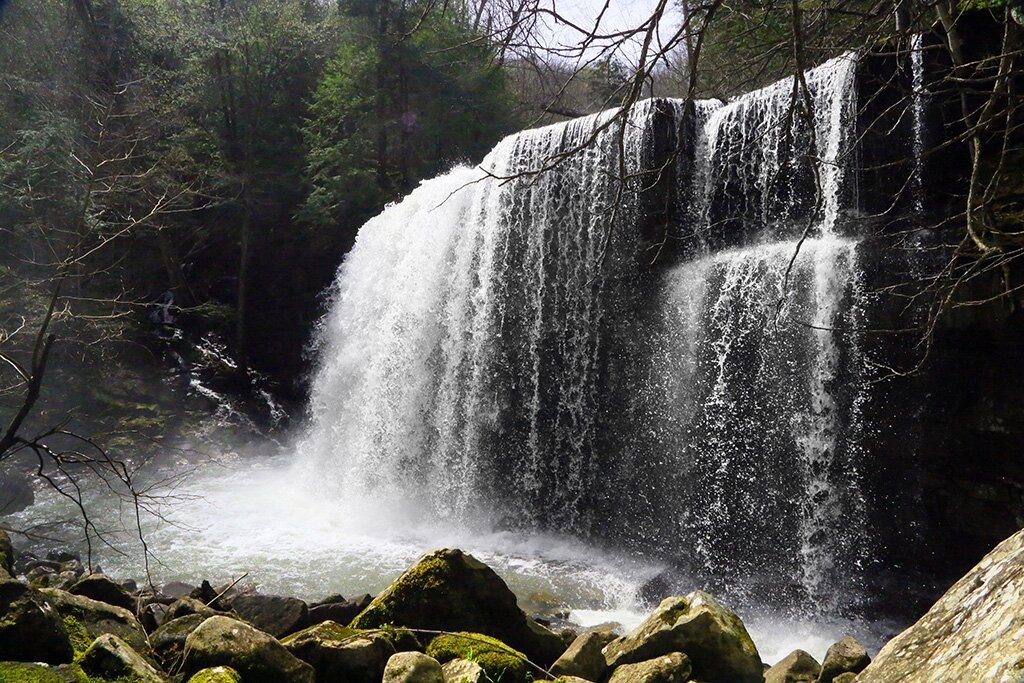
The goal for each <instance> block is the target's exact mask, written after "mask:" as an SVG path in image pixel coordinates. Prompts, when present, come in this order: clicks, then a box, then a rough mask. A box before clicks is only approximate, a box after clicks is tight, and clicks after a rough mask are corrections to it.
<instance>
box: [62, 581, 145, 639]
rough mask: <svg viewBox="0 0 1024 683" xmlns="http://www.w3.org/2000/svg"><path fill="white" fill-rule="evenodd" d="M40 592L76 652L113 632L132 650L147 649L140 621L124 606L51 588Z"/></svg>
mask: <svg viewBox="0 0 1024 683" xmlns="http://www.w3.org/2000/svg"><path fill="white" fill-rule="evenodd" d="M42 593H43V594H44V595H46V596H47V597H48V598H49V599H50V600H51V601H52V603H53V604H54V606H55V607H56V609H57V612H58V613H59V614H60V617H61V619H62V620H63V622H64V625H65V627H66V628H67V631H68V635H69V636H70V637H71V642H72V644H73V645H74V646H75V651H76V652H81V651H82V650H83V649H84V647H88V646H89V645H90V644H91V643H92V641H93V640H95V639H96V638H99V637H100V636H102V635H105V634H111V635H115V636H117V637H118V638H120V639H121V640H123V641H124V642H126V643H128V646H129V647H131V648H132V649H133V650H135V651H136V652H142V653H146V652H147V651H148V650H149V641H148V639H147V638H146V632H145V630H143V628H142V624H140V623H139V620H138V619H136V618H135V615H134V614H132V613H131V612H129V611H128V610H126V609H123V608H121V607H114V606H113V605H108V604H107V603H105V602H100V601H99V600H93V599H92V598H87V597H85V596H84V595H74V594H72V593H68V592H67V591H62V590H57V589H54V588H46V589H43V590H42Z"/></svg>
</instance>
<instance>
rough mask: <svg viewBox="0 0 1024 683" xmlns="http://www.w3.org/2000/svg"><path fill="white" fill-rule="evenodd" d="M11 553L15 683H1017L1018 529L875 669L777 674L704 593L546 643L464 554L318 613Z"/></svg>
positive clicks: (842, 659)
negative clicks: (637, 619) (628, 625)
mask: <svg viewBox="0 0 1024 683" xmlns="http://www.w3.org/2000/svg"><path fill="white" fill-rule="evenodd" d="M14 557H15V553H14V551H13V549H12V548H11V545H10V541H9V539H8V538H7V537H6V535H5V534H3V532H0V660H2V661H0V681H4V682H10V683H23V682H28V681H39V682H44V683H51V682H52V683H62V682H69V683H93V682H100V681H106V682H115V681H116V682H122V683H129V682H131V683H149V682H154V683H155V682H165V683H166V682H169V681H175V682H180V683H186V682H187V683H289V682H292V681H295V682H298V683H328V682H335V681H339V682H345V683H527V682H528V681H531V680H532V681H538V682H541V681H545V682H546V681H559V682H560V683H588V682H589V683H684V682H686V681H700V682H701V683H748V682H749V683H760V682H764V683H851V682H853V681H857V683H878V682H883V681H894V682H895V681H911V682H913V681H939V680H942V681H946V680H949V681H953V680H956V681H964V682H970V681H978V682H979V683H980V682H981V681H1006V682H1009V681H1021V680H1024V678H1022V675H1024V654H1022V652H1024V651H1022V650H1021V648H1020V643H1021V642H1024V613H1021V611H1020V609H1019V606H1020V604H1021V599H1022V589H1024V532H1021V533H1019V534H1017V535H1016V536H1014V537H1012V538H1010V539H1008V540H1007V541H1006V542H1004V543H1003V544H1002V545H1000V546H999V547H998V548H997V549H996V550H995V551H993V552H992V553H991V554H990V555H988V556H987V557H986V558H985V559H984V560H983V561H982V562H981V563H980V564H979V565H978V566H977V567H976V568H975V569H974V570H973V571H972V572H971V574H969V575H968V576H966V577H965V578H964V579H963V580H962V581H961V582H959V583H958V584H957V585H956V586H954V587H953V588H952V589H951V590H950V592H949V593H947V594H946V596H944V597H943V598H942V599H941V600H940V601H939V602H938V603H937V604H936V605H935V607H933V608H932V610H931V611H930V612H929V613H928V614H927V615H926V616H925V617H924V618H922V620H921V621H920V622H918V623H917V624H915V625H914V626H912V627H911V628H910V629H908V630H907V631H905V632H904V633H902V634H900V635H899V636H897V637H896V638H895V639H894V640H893V641H892V642H890V643H889V644H888V645H886V646H885V648H883V649H882V651H881V653H880V654H879V656H878V658H877V660H876V661H875V662H873V663H872V662H871V661H870V658H869V657H868V653H867V652H866V651H865V649H864V648H863V647H862V646H861V645H860V644H859V643H857V641H856V640H854V639H853V638H849V637H847V638H844V639H842V640H841V641H839V642H837V643H836V644H834V645H833V646H832V647H831V648H829V650H828V652H827V654H826V656H825V659H824V661H823V662H821V663H819V662H817V661H815V659H814V658H813V657H812V656H811V655H809V654H808V653H806V652H804V651H802V650H797V651H795V652H793V653H791V654H790V655H789V656H787V657H785V658H784V659H783V660H782V661H780V662H777V663H775V664H774V666H768V665H767V664H764V663H762V661H761V658H760V656H759V654H758V652H757V648H756V647H755V645H754V643H753V641H752V640H751V638H750V636H749V634H748V633H747V630H746V628H745V627H744V625H743V622H742V621H741V620H740V618H739V617H738V616H737V615H736V614H735V613H734V612H733V611H732V610H730V609H729V608H728V607H726V606H725V605H723V604H722V603H721V602H719V601H718V600H716V599H715V598H714V597H713V596H711V595H709V594H707V593H704V592H701V591H696V592H693V593H690V594H689V595H686V596H683V597H681V596H670V597H666V598H665V599H664V600H663V601H662V602H661V604H660V605H658V607H657V608H656V609H655V610H654V611H653V613H651V615H650V616H649V617H648V618H647V619H646V620H645V621H644V622H643V623H642V624H641V625H640V626H638V627H637V628H636V629H634V630H633V631H631V632H629V633H626V634H623V635H620V634H617V633H615V632H613V631H611V630H602V629H595V630H588V631H584V632H582V633H577V632H575V631H571V630H563V631H559V632H555V631H552V630H551V629H550V628H548V626H546V625H545V624H543V623H541V622H540V621H538V620H535V619H532V618H530V617H529V616H527V615H526V613H524V612H523V611H522V610H521V609H520V608H519V606H518V604H517V602H516V598H515V596H514V595H513V594H512V592H511V591H510V590H509V588H508V586H507V585H506V584H505V582H504V581H503V580H502V579H501V578H500V577H499V576H498V575H497V574H496V573H494V571H492V570H491V569H490V568H489V567H487V566H486V565H484V564H483V563H481V562H479V561H478V560H476V559H475V558H473V557H472V556H470V555H468V554H466V553H464V552H462V551H460V550H453V549H445V550H438V551H435V552H432V553H430V554H428V555H425V556H424V557H422V558H421V559H420V560H419V561H418V562H417V563H416V564H415V565H414V566H412V567H411V568H410V569H408V570H407V571H406V572H405V573H404V574H402V576H400V577H399V578H398V579H397V580H396V581H395V582H394V583H393V584H392V585H391V586H390V587H389V588H387V589H386V590H385V591H384V592H383V593H381V594H380V595H378V596H377V597H375V598H372V599H371V598H370V596H363V597H361V598H357V599H355V600H344V599H343V598H342V597H341V596H337V595H336V596H331V597H329V598H327V599H326V600H324V601H323V602H321V603H316V604H313V605H307V604H306V603H304V602H302V601H301V600H297V599H295V598H288V597H281V596H269V595H260V594H258V593H254V592H247V591H243V590H239V589H236V588H235V587H234V586H225V587H223V588H221V589H214V588H213V587H211V586H210V585H209V584H208V583H204V584H203V585H202V586H200V587H198V588H191V587H188V586H185V585H184V584H167V585H165V586H162V587H161V588H160V589H153V588H149V589H142V590H138V589H136V588H135V586H134V585H133V584H132V583H131V582H122V583H118V582H116V581H114V580H112V579H110V578H108V577H106V576H103V575H102V574H99V573H93V574H86V573H85V571H84V569H83V568H82V567H81V563H80V562H78V560H77V558H74V557H73V556H70V555H62V554H60V553H57V554H51V557H48V558H46V559H40V558H34V557H32V556H26V555H22V556H21V557H19V558H18V562H17V563H15V562H12V559H13V558H14ZM40 568H42V569H40ZM16 577H17V578H16Z"/></svg>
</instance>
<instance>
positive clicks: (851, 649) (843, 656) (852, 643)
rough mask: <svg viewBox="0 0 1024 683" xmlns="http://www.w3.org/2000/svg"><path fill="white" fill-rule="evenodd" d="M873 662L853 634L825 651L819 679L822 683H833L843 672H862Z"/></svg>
mask: <svg viewBox="0 0 1024 683" xmlns="http://www.w3.org/2000/svg"><path fill="white" fill-rule="evenodd" d="M870 663H871V657H869V656H868V651H867V650H866V649H864V646H863V645H861V644H860V643H858V642H857V639H856V638H854V637H852V636H846V637H845V638H843V639H842V640H840V641H839V642H837V643H835V644H833V645H832V647H830V648H829V649H828V652H826V653H825V660H824V661H823V662H822V663H821V676H820V678H819V679H818V680H820V681H821V682H822V683H832V681H834V680H835V678H836V676H838V675H839V674H842V673H847V672H851V673H855V674H856V673H860V672H861V671H863V670H864V668H865V667H866V666H867V665H868V664H870Z"/></svg>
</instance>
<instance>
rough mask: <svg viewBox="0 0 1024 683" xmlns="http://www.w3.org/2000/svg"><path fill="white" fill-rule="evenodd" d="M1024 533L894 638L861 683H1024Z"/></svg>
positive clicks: (860, 678)
mask: <svg viewBox="0 0 1024 683" xmlns="http://www.w3.org/2000/svg"><path fill="white" fill-rule="evenodd" d="M1022 604H1024V531H1019V532H1017V533H1016V534H1014V535H1013V536H1011V537H1010V538H1008V539H1006V540H1005V541H1003V542H1002V543H1000V544H999V545H998V546H997V547H996V548H995V550H993V551H992V552H990V553H989V554H988V555H986V556H985V557H984V558H982V560H981V562H979V563H978V564H977V565H975V567H974V568H973V569H971V571H970V572H968V573H967V575H966V576H964V577H963V578H962V579H960V580H959V581H957V582H956V584H954V585H953V587H952V588H950V589H949V590H948V591H947V592H946V594H945V595H943V596H942V597H941V598H939V600H938V602H936V603H935V605H934V606H933V607H932V608H931V609H930V610H928V612H927V613H926V614H925V615H924V616H923V617H921V619H919V620H918V622H917V623H916V624H914V625H913V626H911V627H910V628H908V629H907V630H906V631H904V632H903V633H901V634H899V635H898V636H896V637H895V638H893V639H892V640H890V641H889V642H888V643H887V644H886V645H885V647H883V648H882V650H881V652H879V653H878V656H877V657H876V658H875V661H873V662H871V664H869V665H868V667H867V668H866V669H864V671H862V672H861V673H860V674H859V675H858V676H857V683H883V682H884V683H888V682H889V681H900V683H925V682H930V681H986V683H1009V682H1011V681H1012V682H1013V683H1017V681H1020V680H1022V679H1024V655H1022V645H1021V644H1022V643H1024V610H1022V609H1021V605H1022Z"/></svg>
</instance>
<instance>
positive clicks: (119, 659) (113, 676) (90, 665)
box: [78, 634, 166, 683]
mask: <svg viewBox="0 0 1024 683" xmlns="http://www.w3.org/2000/svg"><path fill="white" fill-rule="evenodd" d="M78 665H79V666H80V667H82V671H84V672H85V673H86V674H88V675H90V676H98V677H100V678H103V679H105V680H127V681H131V683H163V682H164V681H165V680H166V679H165V677H164V676H163V674H161V673H160V672H159V671H157V670H156V669H154V668H153V667H152V666H150V664H149V662H147V661H146V660H145V659H143V657H142V655H140V654H139V653H138V652H136V651H135V650H133V649H132V648H131V647H129V646H128V644H127V643H125V642H124V641H123V640H121V639H120V638H118V637H117V636H113V635H110V634H107V635H102V636H100V637H99V638H97V639H96V640H94V641H93V643H92V644H91V645H90V646H89V648H88V649H87V650H86V651H85V652H84V653H82V656H81V657H80V658H79V659H78Z"/></svg>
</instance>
